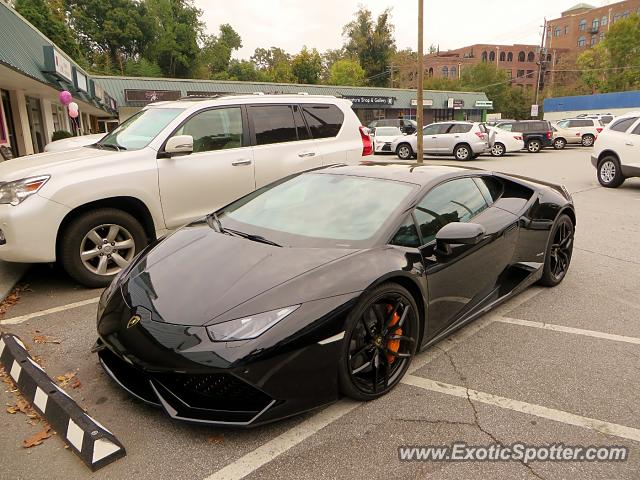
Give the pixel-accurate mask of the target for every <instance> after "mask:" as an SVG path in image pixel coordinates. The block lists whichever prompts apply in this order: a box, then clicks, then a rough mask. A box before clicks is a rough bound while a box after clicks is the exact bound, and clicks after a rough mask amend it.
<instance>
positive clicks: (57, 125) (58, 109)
mask: <svg viewBox="0 0 640 480" xmlns="http://www.w3.org/2000/svg"><path fill="white" fill-rule="evenodd" d="M51 116H52V117H53V131H54V132H57V131H58V130H67V128H68V127H67V122H66V117H67V115H66V113H65V111H64V109H63V108H62V105H57V104H53V103H52V104H51Z"/></svg>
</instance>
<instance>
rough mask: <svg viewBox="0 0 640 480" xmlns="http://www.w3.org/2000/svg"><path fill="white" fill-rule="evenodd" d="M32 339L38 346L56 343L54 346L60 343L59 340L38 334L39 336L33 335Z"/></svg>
mask: <svg viewBox="0 0 640 480" xmlns="http://www.w3.org/2000/svg"><path fill="white" fill-rule="evenodd" d="M32 338H33V341H34V342H35V343H37V344H40V345H41V344H43V343H56V344H59V343H60V340H58V339H57V338H54V337H50V336H48V335H42V334H39V335H34V336H33V337H32Z"/></svg>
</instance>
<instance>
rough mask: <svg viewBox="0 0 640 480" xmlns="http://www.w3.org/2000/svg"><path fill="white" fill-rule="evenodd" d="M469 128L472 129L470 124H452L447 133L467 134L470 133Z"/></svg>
mask: <svg viewBox="0 0 640 480" xmlns="http://www.w3.org/2000/svg"><path fill="white" fill-rule="evenodd" d="M471 127H473V125H471V124H465V123H454V124H453V126H452V127H451V130H449V133H468V132H470V131H471Z"/></svg>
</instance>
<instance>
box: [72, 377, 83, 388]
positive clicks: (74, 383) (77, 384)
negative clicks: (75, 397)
mask: <svg viewBox="0 0 640 480" xmlns="http://www.w3.org/2000/svg"><path fill="white" fill-rule="evenodd" d="M81 386H82V383H81V382H80V380H78V379H77V378H76V381H75V382H73V383H72V384H71V388H80V387H81Z"/></svg>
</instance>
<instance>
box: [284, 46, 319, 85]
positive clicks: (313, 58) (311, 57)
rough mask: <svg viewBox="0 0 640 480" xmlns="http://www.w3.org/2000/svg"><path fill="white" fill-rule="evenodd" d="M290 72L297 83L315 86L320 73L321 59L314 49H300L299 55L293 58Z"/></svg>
mask: <svg viewBox="0 0 640 480" xmlns="http://www.w3.org/2000/svg"><path fill="white" fill-rule="evenodd" d="M291 71H292V73H293V75H294V76H295V78H296V82H297V83H304V84H316V83H318V82H319V81H320V74H321V73H322V57H321V56H320V54H319V53H318V51H317V50H316V49H315V48H314V49H312V50H309V49H308V48H307V47H306V46H305V47H302V50H300V53H298V54H297V55H296V56H295V57H293V60H292V63H291Z"/></svg>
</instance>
